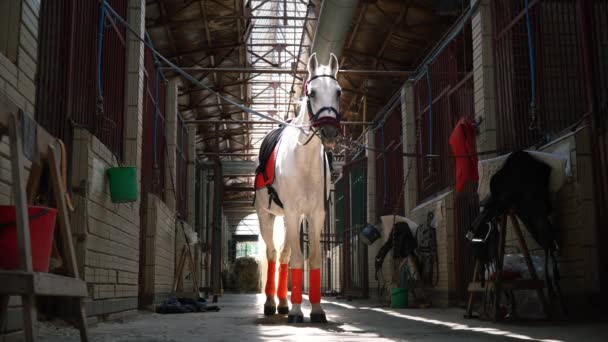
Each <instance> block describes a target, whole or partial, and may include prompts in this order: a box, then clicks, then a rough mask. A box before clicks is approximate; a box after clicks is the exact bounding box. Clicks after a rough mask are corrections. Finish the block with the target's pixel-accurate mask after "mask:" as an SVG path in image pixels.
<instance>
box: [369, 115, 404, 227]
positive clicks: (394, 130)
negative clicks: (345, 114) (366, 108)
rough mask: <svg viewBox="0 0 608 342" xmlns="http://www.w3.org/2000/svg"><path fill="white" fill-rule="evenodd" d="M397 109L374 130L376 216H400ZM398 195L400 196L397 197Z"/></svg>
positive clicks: (400, 156)
mask: <svg viewBox="0 0 608 342" xmlns="http://www.w3.org/2000/svg"><path fill="white" fill-rule="evenodd" d="M401 132H402V127H401V111H400V110H394V111H393V112H392V113H391V114H390V115H389V117H388V119H387V120H386V122H385V123H384V126H383V128H380V129H378V130H376V132H375V140H376V142H375V143H376V144H375V146H376V150H379V151H380V150H384V151H383V152H378V153H377V154H376V214H377V216H382V215H388V214H394V213H395V208H396V207H397V206H398V208H397V212H396V214H398V215H404V211H405V207H404V205H403V203H404V202H403V198H400V196H401V195H402V194H403V192H402V189H403V186H404V184H403V147H402V146H403V135H402V133H401ZM401 197H402V196H401Z"/></svg>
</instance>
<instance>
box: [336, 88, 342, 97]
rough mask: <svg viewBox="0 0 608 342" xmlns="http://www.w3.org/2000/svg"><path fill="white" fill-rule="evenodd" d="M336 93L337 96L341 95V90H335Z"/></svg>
mask: <svg viewBox="0 0 608 342" xmlns="http://www.w3.org/2000/svg"><path fill="white" fill-rule="evenodd" d="M336 94H337V95H338V97H340V96H342V90H339V89H338V91H337V92H336Z"/></svg>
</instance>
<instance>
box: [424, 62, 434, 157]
mask: <svg viewBox="0 0 608 342" xmlns="http://www.w3.org/2000/svg"><path fill="white" fill-rule="evenodd" d="M425 68H426V83H427V88H428V92H429V154H433V89H432V87H431V73H430V72H429V65H428V64H427V65H426V66H425Z"/></svg>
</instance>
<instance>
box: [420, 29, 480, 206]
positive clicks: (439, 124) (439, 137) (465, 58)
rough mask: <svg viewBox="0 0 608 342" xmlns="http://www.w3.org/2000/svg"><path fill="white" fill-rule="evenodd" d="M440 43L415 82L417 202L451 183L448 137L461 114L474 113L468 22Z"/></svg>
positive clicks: (453, 172) (451, 165)
mask: <svg viewBox="0 0 608 342" xmlns="http://www.w3.org/2000/svg"><path fill="white" fill-rule="evenodd" d="M442 44H446V45H444V46H445V47H444V48H443V49H442V50H439V53H438V54H437V56H436V58H435V59H434V60H432V61H430V62H429V63H428V67H426V68H425V69H426V70H424V69H423V73H422V75H421V76H420V77H419V78H418V79H417V81H416V82H415V84H414V100H415V107H414V108H415V113H416V137H417V138H416V140H417V143H416V151H417V153H418V154H420V155H422V156H421V157H418V159H417V163H416V164H417V181H418V196H417V200H418V203H421V202H423V201H424V200H426V199H427V198H428V197H429V196H432V195H433V194H436V193H437V192H439V191H441V190H443V189H445V188H447V187H449V186H452V185H453V184H454V175H455V171H454V161H453V158H452V157H450V155H451V151H450V147H449V143H448V140H449V136H450V134H451V132H452V129H453V127H454V126H455V124H456V122H457V121H458V120H459V119H460V118H461V117H470V118H473V116H474V108H473V72H472V70H473V58H472V55H473V54H472V37H471V23H470V21H468V22H466V23H464V28H463V29H462V30H461V31H460V33H459V34H458V35H456V36H455V37H454V38H453V39H452V40H451V41H448V42H445V43H442ZM429 92H430V95H429ZM429 104H430V105H429ZM427 155H435V156H427Z"/></svg>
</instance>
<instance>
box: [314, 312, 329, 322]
mask: <svg viewBox="0 0 608 342" xmlns="http://www.w3.org/2000/svg"><path fill="white" fill-rule="evenodd" d="M310 323H327V317H325V313H324V312H322V313H311V314H310Z"/></svg>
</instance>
